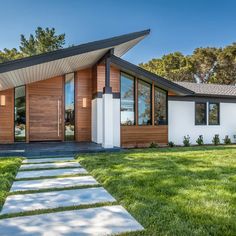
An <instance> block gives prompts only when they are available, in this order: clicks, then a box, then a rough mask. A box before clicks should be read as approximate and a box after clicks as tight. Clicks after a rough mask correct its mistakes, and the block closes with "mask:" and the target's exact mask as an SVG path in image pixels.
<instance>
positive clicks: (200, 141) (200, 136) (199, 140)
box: [196, 135, 204, 146]
mask: <svg viewBox="0 0 236 236" xmlns="http://www.w3.org/2000/svg"><path fill="white" fill-rule="evenodd" d="M196 143H197V144H198V145H199V146H201V145H203V144H204V142H203V136H202V135H199V137H198V139H197V140H196Z"/></svg>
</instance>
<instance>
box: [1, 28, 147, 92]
mask: <svg viewBox="0 0 236 236" xmlns="http://www.w3.org/2000/svg"><path fill="white" fill-rule="evenodd" d="M149 33H150V30H144V31H139V32H134V33H130V34H125V35H121V36H117V37H113V38H108V39H104V40H99V41H95V42H90V43H86V44H81V45H78V46H73V47H69V48H66V49H60V50H56V51H53V52H49V53H44V54H40V55H37V56H32V57H26V58H23V59H18V60H14V61H9V62H6V63H1V64H0V91H1V90H5V89H8V88H13V87H17V86H20V85H23V84H28V83H32V82H36V81H40V80H43V79H48V78H52V77H54V76H59V75H63V74H67V73H70V72H73V71H76V70H80V69H84V68H87V67H90V66H92V65H94V64H95V63H96V62H97V61H98V60H99V59H100V58H101V57H102V56H103V55H105V54H106V53H107V52H108V51H109V50H110V49H114V55H115V56H117V57H121V56H122V55H124V54H125V53H126V52H127V51H128V50H130V49H131V48H132V47H133V46H135V45H136V44H137V43H138V42H139V41H141V40H142V39H143V38H144V37H145V36H147V35H148V34H149Z"/></svg>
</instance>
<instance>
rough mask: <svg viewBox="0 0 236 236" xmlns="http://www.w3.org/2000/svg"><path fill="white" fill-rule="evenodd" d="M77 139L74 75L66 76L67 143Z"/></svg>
mask: <svg viewBox="0 0 236 236" xmlns="http://www.w3.org/2000/svg"><path fill="white" fill-rule="evenodd" d="M74 139H75V79H74V73H70V74H67V75H66V76H65V141H73V140H74Z"/></svg>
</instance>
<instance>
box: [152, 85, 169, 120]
mask: <svg viewBox="0 0 236 236" xmlns="http://www.w3.org/2000/svg"><path fill="white" fill-rule="evenodd" d="M154 90H155V93H154V96H155V97H154V110H155V111H154V124H155V125H166V124H167V93H166V91H164V90H162V89H159V88H157V87H155V89H154Z"/></svg>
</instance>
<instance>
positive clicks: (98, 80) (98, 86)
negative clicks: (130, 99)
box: [93, 64, 120, 93]
mask: <svg viewBox="0 0 236 236" xmlns="http://www.w3.org/2000/svg"><path fill="white" fill-rule="evenodd" d="M110 85H111V87H112V92H113V93H119V92H120V70H119V69H117V68H115V67H114V66H111V70H110ZM104 87H105V65H104V64H101V65H98V66H97V67H95V68H93V93H96V92H102V91H103V88H104Z"/></svg>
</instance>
